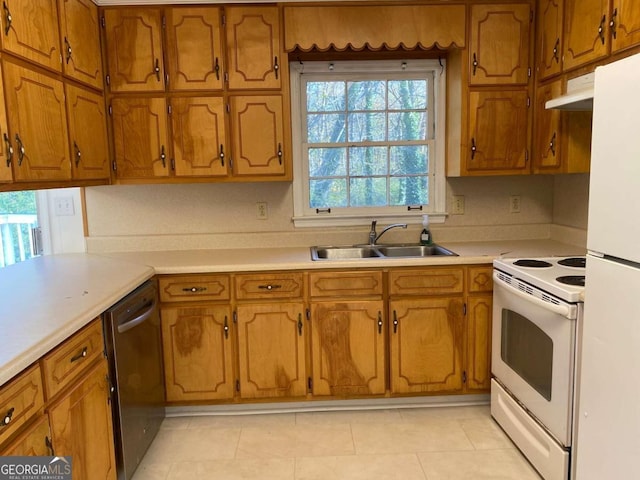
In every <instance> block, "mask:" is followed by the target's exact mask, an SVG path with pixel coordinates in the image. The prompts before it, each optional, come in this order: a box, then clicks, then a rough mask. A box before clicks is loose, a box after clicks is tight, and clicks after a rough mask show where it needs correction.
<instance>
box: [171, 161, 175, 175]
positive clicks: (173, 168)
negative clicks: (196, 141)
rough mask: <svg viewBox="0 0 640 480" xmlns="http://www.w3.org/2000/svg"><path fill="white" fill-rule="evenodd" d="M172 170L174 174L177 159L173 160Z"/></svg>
mask: <svg viewBox="0 0 640 480" xmlns="http://www.w3.org/2000/svg"><path fill="white" fill-rule="evenodd" d="M171 170H173V171H174V172H175V170H176V159H175V158H172V159H171Z"/></svg>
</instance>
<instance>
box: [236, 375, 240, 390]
mask: <svg viewBox="0 0 640 480" xmlns="http://www.w3.org/2000/svg"><path fill="white" fill-rule="evenodd" d="M239 391H240V380H238V379H237V378H236V392H239Z"/></svg>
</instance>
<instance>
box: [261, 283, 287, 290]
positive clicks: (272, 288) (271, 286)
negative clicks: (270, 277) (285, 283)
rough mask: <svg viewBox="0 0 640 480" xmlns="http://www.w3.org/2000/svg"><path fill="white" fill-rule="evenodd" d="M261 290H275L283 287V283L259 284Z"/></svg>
mask: <svg viewBox="0 0 640 480" xmlns="http://www.w3.org/2000/svg"><path fill="white" fill-rule="evenodd" d="M258 288H259V289H260V290H275V289H277V288H282V285H278V284H276V285H258Z"/></svg>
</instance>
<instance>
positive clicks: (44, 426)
mask: <svg viewBox="0 0 640 480" xmlns="http://www.w3.org/2000/svg"><path fill="white" fill-rule="evenodd" d="M52 448H53V447H52V444H51V434H50V433H49V417H48V416H47V415H41V416H40V418H39V419H38V420H37V421H36V422H35V423H34V424H33V425H31V426H30V427H29V428H27V430H25V431H24V432H23V433H22V434H20V436H18V437H17V438H16V439H15V440H13V441H12V442H11V443H10V444H8V445H7V446H6V447H5V448H3V449H2V450H0V456H2V457H13V456H26V457H41V456H49V455H53V450H52Z"/></svg>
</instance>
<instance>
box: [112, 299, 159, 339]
mask: <svg viewBox="0 0 640 480" xmlns="http://www.w3.org/2000/svg"><path fill="white" fill-rule="evenodd" d="M155 309H156V301H155V299H154V300H152V301H151V304H150V305H149V307H148V308H147V309H146V310H145V311H144V313H142V314H141V315H138V316H137V317H135V318H133V319H131V320H129V321H128V322H125V323H122V324H120V325H118V333H124V332H126V331H127V330H131V329H132V328H134V327H136V326H138V325H140V324H141V323H142V322H144V321H145V320H146V319H147V318H149V317H150V316H151V315H152V314H153V312H154V311H155Z"/></svg>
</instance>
